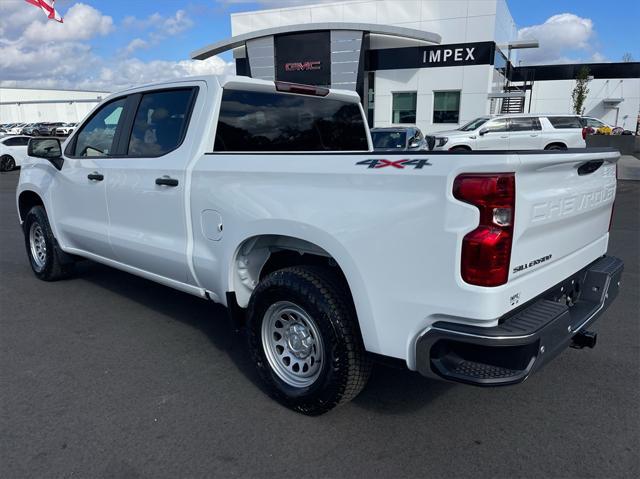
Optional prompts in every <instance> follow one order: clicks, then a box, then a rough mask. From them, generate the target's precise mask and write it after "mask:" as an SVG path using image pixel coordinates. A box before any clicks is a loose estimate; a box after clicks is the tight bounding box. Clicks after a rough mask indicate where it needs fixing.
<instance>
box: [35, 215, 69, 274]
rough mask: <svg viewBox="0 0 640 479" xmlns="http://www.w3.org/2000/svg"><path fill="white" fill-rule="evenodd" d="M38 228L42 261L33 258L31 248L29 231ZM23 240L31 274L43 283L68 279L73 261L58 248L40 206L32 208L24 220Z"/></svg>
mask: <svg viewBox="0 0 640 479" xmlns="http://www.w3.org/2000/svg"><path fill="white" fill-rule="evenodd" d="M32 227H33V228H34V230H37V227H39V228H40V233H41V237H42V238H43V241H44V245H45V250H46V251H45V253H44V255H43V256H44V261H43V262H42V261H40V262H39V261H38V260H37V259H36V258H35V257H34V253H33V252H32V248H31V240H30V236H31V229H32ZM24 239H25V246H26V248H27V256H28V257H29V264H31V269H32V270H33V273H34V274H35V275H36V277H38V278H39V279H41V280H43V281H57V280H59V279H64V278H68V277H69V276H70V275H71V274H72V273H73V271H74V266H75V265H74V261H73V259H72V257H71V256H69V255H68V254H66V253H65V252H64V251H62V250H61V249H60V247H59V246H58V242H57V241H56V239H55V237H54V236H53V233H52V231H51V226H50V225H49V219H48V218H47V213H46V211H45V209H44V208H43V207H42V206H34V207H33V208H31V210H30V211H29V213H27V216H26V218H25V220H24Z"/></svg>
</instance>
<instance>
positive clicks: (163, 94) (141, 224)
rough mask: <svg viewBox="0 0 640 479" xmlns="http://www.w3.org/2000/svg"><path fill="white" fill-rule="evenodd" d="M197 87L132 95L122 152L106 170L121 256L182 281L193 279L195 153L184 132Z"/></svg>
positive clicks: (114, 232)
mask: <svg viewBox="0 0 640 479" xmlns="http://www.w3.org/2000/svg"><path fill="white" fill-rule="evenodd" d="M200 87H201V88H204V84H201V85H200ZM197 91H198V87H197V86H195V85H193V84H192V85H189V86H185V87H176V88H171V89H163V90H156V91H153V90H151V91H146V92H144V93H137V94H133V95H132V98H134V101H133V102H132V110H131V112H132V113H131V114H130V115H128V118H127V125H126V126H125V127H124V128H123V131H124V132H125V133H123V135H122V139H121V141H120V142H119V149H120V150H121V151H120V153H121V156H119V157H117V158H113V159H112V160H110V162H109V165H108V168H107V170H106V171H105V180H106V187H107V201H108V204H109V218H110V226H109V238H110V241H111V245H112V246H113V250H114V253H115V257H116V259H117V260H118V261H120V262H122V263H124V264H127V265H129V266H133V267H135V268H139V269H141V270H143V271H146V272H149V273H153V274H157V275H159V276H162V277H165V278H169V279H173V280H175V281H180V282H182V283H193V282H194V281H193V279H192V278H191V276H190V274H189V268H188V262H187V222H186V206H185V188H186V186H187V185H186V174H185V171H186V168H187V163H188V161H189V158H190V157H191V154H192V152H191V150H190V143H191V142H190V141H189V137H187V141H185V137H186V136H187V127H188V123H189V119H190V116H191V111H192V110H193V107H194V103H195V99H196V94H197ZM202 96H204V95H202ZM133 112H135V113H133ZM191 136H193V134H192V135H191Z"/></svg>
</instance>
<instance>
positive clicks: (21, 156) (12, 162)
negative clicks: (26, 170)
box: [0, 135, 29, 171]
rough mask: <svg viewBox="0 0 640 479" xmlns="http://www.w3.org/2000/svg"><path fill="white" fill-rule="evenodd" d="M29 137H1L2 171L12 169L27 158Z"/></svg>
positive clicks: (0, 169)
mask: <svg viewBox="0 0 640 479" xmlns="http://www.w3.org/2000/svg"><path fill="white" fill-rule="evenodd" d="M28 144H29V137H28V136H24V135H17V136H6V137H4V138H2V139H0V171H11V170H13V169H14V168H15V167H16V166H20V165H21V164H22V162H23V161H24V160H25V159H26V158H27V145H28Z"/></svg>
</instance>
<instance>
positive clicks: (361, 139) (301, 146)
mask: <svg viewBox="0 0 640 479" xmlns="http://www.w3.org/2000/svg"><path fill="white" fill-rule="evenodd" d="M367 149H368V144H367V133H366V127H365V124H364V119H363V117H362V113H361V111H360V108H359V106H358V104H357V103H347V102H344V101H340V100H334V99H328V98H319V97H314V96H302V95H291V94H285V93H271V92H253V91H242V90H224V92H223V94H222V104H221V106H220V118H219V120H218V128H217V130H216V141H215V146H214V150H215V151H357V150H367Z"/></svg>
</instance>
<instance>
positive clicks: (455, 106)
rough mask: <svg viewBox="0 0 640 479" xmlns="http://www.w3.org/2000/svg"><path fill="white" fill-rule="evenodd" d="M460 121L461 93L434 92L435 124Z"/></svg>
mask: <svg viewBox="0 0 640 479" xmlns="http://www.w3.org/2000/svg"><path fill="white" fill-rule="evenodd" d="M459 120H460V92H459V91H436V92H433V122H434V123H458V121H459Z"/></svg>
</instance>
